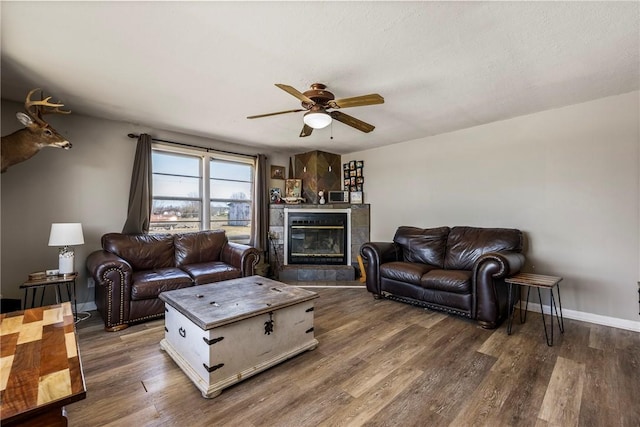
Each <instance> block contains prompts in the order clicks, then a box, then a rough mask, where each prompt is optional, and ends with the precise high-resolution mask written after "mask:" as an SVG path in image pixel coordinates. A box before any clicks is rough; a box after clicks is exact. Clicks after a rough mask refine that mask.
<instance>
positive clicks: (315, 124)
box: [302, 111, 332, 129]
mask: <svg viewBox="0 0 640 427" xmlns="http://www.w3.org/2000/svg"><path fill="white" fill-rule="evenodd" d="M331 120H332V119H331V116H330V115H328V114H327V113H325V112H320V111H317V112H316V111H309V112H308V113H306V114H305V115H304V117H303V118H302V121H304V124H305V125H307V126H309V127H312V128H314V129H322V128H326V127H327V126H329V125H330V124H331Z"/></svg>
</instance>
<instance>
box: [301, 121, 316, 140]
mask: <svg viewBox="0 0 640 427" xmlns="http://www.w3.org/2000/svg"><path fill="white" fill-rule="evenodd" d="M311 132H313V128H312V127H311V126H308V125H306V124H305V125H304V126H303V127H302V131H301V132H300V138H304V137H305V136H309V135H311Z"/></svg>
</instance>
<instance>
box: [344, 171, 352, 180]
mask: <svg viewBox="0 0 640 427" xmlns="http://www.w3.org/2000/svg"><path fill="white" fill-rule="evenodd" d="M350 174H351V172H350V171H349V169H345V170H344V172H343V175H344V179H347V178H349V176H350Z"/></svg>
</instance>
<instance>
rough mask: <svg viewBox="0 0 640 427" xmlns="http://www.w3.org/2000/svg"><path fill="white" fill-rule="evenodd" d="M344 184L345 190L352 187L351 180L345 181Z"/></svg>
mask: <svg viewBox="0 0 640 427" xmlns="http://www.w3.org/2000/svg"><path fill="white" fill-rule="evenodd" d="M343 184H344V188H347V187H349V186H350V185H351V179H345V180H344V182H343Z"/></svg>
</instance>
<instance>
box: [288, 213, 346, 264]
mask: <svg viewBox="0 0 640 427" xmlns="http://www.w3.org/2000/svg"><path fill="white" fill-rule="evenodd" d="M284 217H285V218H284V222H285V224H284V225H285V226H284V255H285V257H284V258H285V259H284V263H285V265H296V264H297V265H351V209H313V210H310V209H289V208H285V210H284Z"/></svg>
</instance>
